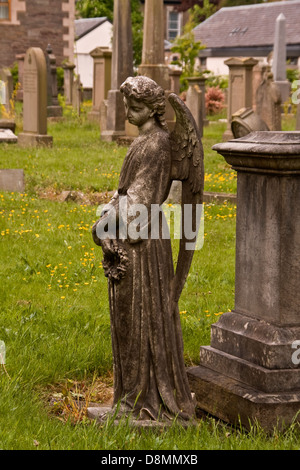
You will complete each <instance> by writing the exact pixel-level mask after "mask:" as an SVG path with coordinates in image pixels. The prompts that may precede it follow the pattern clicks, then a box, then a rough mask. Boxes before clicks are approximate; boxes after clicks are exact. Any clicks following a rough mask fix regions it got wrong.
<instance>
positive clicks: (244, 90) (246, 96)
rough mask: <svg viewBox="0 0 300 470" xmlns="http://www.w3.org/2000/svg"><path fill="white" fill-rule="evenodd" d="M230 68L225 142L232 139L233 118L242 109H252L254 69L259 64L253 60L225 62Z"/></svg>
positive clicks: (233, 59) (243, 59)
mask: <svg viewBox="0 0 300 470" xmlns="http://www.w3.org/2000/svg"><path fill="white" fill-rule="evenodd" d="M224 63H225V64H226V65H227V66H228V68H229V83H228V107H227V129H226V131H225V133H224V135H223V140H224V141H226V140H229V139H232V137H233V134H232V131H231V118H232V115H233V114H234V113H235V112H236V111H238V110H239V109H241V108H251V107H252V69H253V67H254V66H255V65H256V64H257V63H258V61H257V60H256V59H253V58H251V57H250V58H249V57H246V58H239V57H236V58H231V59H227V60H225V62H224Z"/></svg>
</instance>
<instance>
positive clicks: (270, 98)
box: [256, 67, 282, 131]
mask: <svg viewBox="0 0 300 470" xmlns="http://www.w3.org/2000/svg"><path fill="white" fill-rule="evenodd" d="M281 104H282V102H281V93H280V89H279V87H278V85H277V83H275V82H274V80H273V74H272V73H271V72H270V71H269V67H266V68H264V69H263V79H262V82H261V83H260V85H259V86H258V87H257V90H256V112H257V114H258V115H259V116H260V118H261V119H262V120H263V121H264V122H265V123H266V124H267V126H268V127H269V129H270V130H271V131H280V130H281Z"/></svg>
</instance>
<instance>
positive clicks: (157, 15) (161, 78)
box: [138, 0, 175, 131]
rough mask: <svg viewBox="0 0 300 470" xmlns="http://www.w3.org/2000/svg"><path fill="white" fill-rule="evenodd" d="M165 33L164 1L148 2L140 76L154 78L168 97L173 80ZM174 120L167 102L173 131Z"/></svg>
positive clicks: (146, 5) (148, 0)
mask: <svg viewBox="0 0 300 470" xmlns="http://www.w3.org/2000/svg"><path fill="white" fill-rule="evenodd" d="M164 31H165V17H164V2H163V0H146V1H145V9H144V36H143V51H142V63H141V65H140V66H139V68H138V74H139V75H143V76H145V77H149V78H152V80H154V81H155V82H156V83H158V84H159V85H160V86H161V87H162V88H163V89H164V90H165V93H166V96H168V94H169V93H170V92H171V91H170V88H171V87H170V85H171V80H170V75H169V74H170V70H169V67H168V65H166V64H165V49H164ZM174 119H175V114H174V110H173V108H172V106H171V105H170V104H169V102H167V107H166V121H167V124H168V127H169V129H170V130H171V131H172V129H173V127H174V124H175V121H174Z"/></svg>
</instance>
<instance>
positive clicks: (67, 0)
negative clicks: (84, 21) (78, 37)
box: [0, 0, 75, 67]
mask: <svg viewBox="0 0 300 470" xmlns="http://www.w3.org/2000/svg"><path fill="white" fill-rule="evenodd" d="M74 18H75V2H74V0H43V1H37V0H1V1H0V67H10V66H12V65H13V64H14V62H15V61H16V55H18V54H24V53H25V52H26V50H27V49H28V48H29V47H40V48H41V49H42V50H46V47H47V45H48V44H51V46H52V49H53V54H54V55H55V57H56V62H57V65H61V64H62V62H63V61H64V60H65V59H67V60H70V61H73V60H74Z"/></svg>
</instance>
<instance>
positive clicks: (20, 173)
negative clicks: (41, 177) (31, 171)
mask: <svg viewBox="0 0 300 470" xmlns="http://www.w3.org/2000/svg"><path fill="white" fill-rule="evenodd" d="M0 191H10V192H13V191H17V192H20V193H23V192H24V191H25V177H24V170H19V169H16V170H7V169H0Z"/></svg>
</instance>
